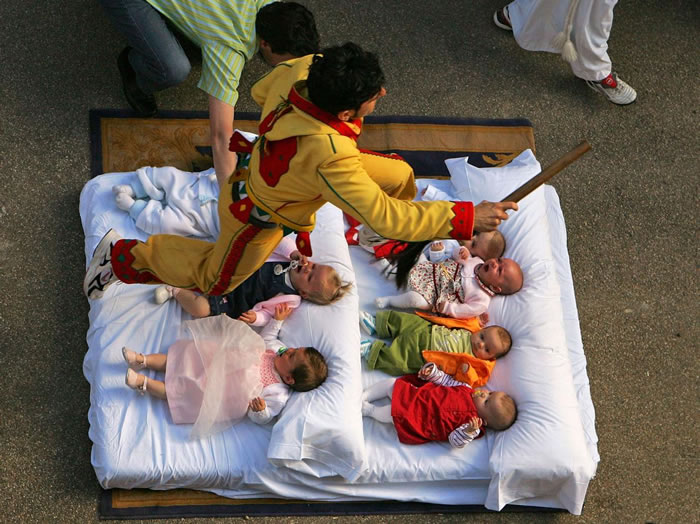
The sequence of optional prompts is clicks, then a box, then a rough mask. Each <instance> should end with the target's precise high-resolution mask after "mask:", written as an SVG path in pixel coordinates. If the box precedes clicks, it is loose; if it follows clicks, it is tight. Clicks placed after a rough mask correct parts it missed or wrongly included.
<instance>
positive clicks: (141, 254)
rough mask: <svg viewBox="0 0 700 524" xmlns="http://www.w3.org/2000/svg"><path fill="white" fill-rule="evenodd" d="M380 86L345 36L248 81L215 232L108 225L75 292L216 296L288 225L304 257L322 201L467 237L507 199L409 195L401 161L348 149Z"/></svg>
mask: <svg viewBox="0 0 700 524" xmlns="http://www.w3.org/2000/svg"><path fill="white" fill-rule="evenodd" d="M385 94H386V90H385V89H384V74H383V73H382V70H381V67H380V66H379V62H378V60H377V58H376V56H375V55H373V54H372V53H369V52H366V51H364V50H363V49H362V48H360V47H359V46H358V45H356V44H353V43H347V44H344V45H342V46H336V47H331V48H329V49H326V50H325V51H324V52H323V54H322V55H309V56H305V57H301V58H298V59H294V60H289V61H287V62H283V63H281V64H280V65H278V66H277V67H275V69H274V70H273V71H272V72H271V73H269V74H268V75H267V76H265V77H263V78H262V79H261V80H259V81H258V82H257V83H256V84H255V85H254V86H253V89H252V95H253V98H254V99H255V101H256V102H257V103H258V104H259V105H260V106H261V107H262V114H261V116H262V119H261V122H260V124H259V135H260V136H259V138H258V140H257V141H256V142H255V143H254V144H250V143H247V142H245V140H244V139H243V138H242V137H240V136H238V135H237V134H234V136H233V137H232V140H231V149H232V150H234V151H240V152H245V151H249V152H250V153H251V157H250V164H249V167H248V168H239V169H237V170H236V171H235V172H234V173H233V174H232V175H231V176H229V177H228V178H227V179H226V178H224V177H220V178H219V180H218V181H219V187H220V190H221V193H220V197H219V208H218V212H219V218H220V222H221V234H220V236H219V238H218V240H217V241H216V242H215V243H211V242H204V241H201V240H195V239H190V238H185V237H180V236H176V235H153V236H151V237H150V238H149V239H148V241H147V242H141V241H138V240H134V239H121V238H120V237H119V235H118V234H117V233H116V232H115V231H114V230H110V231H109V232H108V233H107V234H106V235H105V236H104V238H103V239H102V240H101V241H100V243H99V244H98V246H97V248H96V249H95V253H94V255H93V258H92V260H91V262H90V265H89V267H88V270H87V274H86V276H85V281H84V291H85V294H86V295H87V296H88V297H89V298H100V297H101V296H102V294H103V293H104V290H105V289H106V288H107V286H109V285H110V284H111V283H112V282H116V281H117V280H120V281H122V282H125V283H129V284H133V283H143V284H161V283H166V284H170V285H172V286H176V287H179V288H187V289H193V290H197V291H201V292H202V293H205V294H209V295H221V294H225V293H227V292H230V291H231V290H232V289H234V288H236V287H237V286H238V285H240V284H241V283H242V282H243V281H244V280H245V279H246V278H247V277H249V276H250V275H251V274H252V273H253V272H255V270H256V269H258V268H259V267H260V266H261V265H262V264H263V263H264V262H265V260H266V259H267V257H268V255H269V254H270V253H271V252H272V251H273V250H274V248H275V246H276V245H277V244H278V243H279V241H280V240H281V239H282V237H283V236H284V235H285V234H286V233H288V232H289V231H296V232H297V247H298V248H299V251H300V252H301V253H302V254H304V255H306V256H310V255H311V246H310V244H309V232H310V231H312V230H313V228H314V222H315V213H316V211H317V210H318V209H319V208H320V207H321V206H322V205H324V204H325V203H326V202H331V203H333V204H334V205H336V206H337V207H339V208H340V209H342V210H343V211H344V212H346V213H348V214H349V215H351V216H353V217H355V218H356V219H357V220H359V221H360V222H362V223H363V224H365V225H367V226H369V227H370V228H371V229H373V230H374V231H376V232H377V233H378V234H380V235H382V236H383V237H385V238H392V239H397V240H402V241H408V242H412V241H422V240H432V239H444V238H454V239H458V240H459V239H469V238H471V235H472V232H473V231H474V230H477V231H491V230H493V229H495V228H496V227H498V225H499V224H500V223H501V221H502V220H505V219H507V218H508V215H507V214H506V210H508V209H513V210H515V209H517V204H515V203H514V202H504V203H491V202H482V203H481V204H479V205H478V206H474V205H473V204H472V203H471V202H446V201H432V202H413V201H412V199H413V198H414V197H415V192H416V189H415V183H414V178H413V170H412V169H411V167H410V166H409V165H408V164H407V163H406V162H405V161H403V160H402V159H401V158H400V157H398V156H396V155H388V156H387V155H381V154H379V153H372V152H363V151H361V150H360V149H358V147H357V143H356V142H357V138H358V136H359V135H360V131H361V129H362V118H363V117H365V116H367V115H368V114H370V113H371V112H372V111H373V110H374V107H375V105H376V103H377V100H379V98H381V97H382V96H384V95H385ZM217 176H218V173H217ZM311 278H313V277H311Z"/></svg>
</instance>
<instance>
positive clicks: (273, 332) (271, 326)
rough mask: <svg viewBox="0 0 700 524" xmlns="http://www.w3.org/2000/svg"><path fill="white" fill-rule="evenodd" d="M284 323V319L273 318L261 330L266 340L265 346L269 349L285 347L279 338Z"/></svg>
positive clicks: (275, 349)
mask: <svg viewBox="0 0 700 524" xmlns="http://www.w3.org/2000/svg"><path fill="white" fill-rule="evenodd" d="M283 323H284V321H283V320H277V319H275V318H273V319H272V320H270V322H268V324H267V326H265V327H264V328H263V330H262V331H261V332H260V336H261V337H262V338H263V340H264V341H265V347H266V348H267V349H271V350H272V351H277V350H278V349H280V348H283V347H285V346H284V344H282V342H280V340H279V339H278V338H277V336H278V335H279V332H280V329H281V328H282V324H283Z"/></svg>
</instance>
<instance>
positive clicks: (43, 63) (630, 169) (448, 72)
mask: <svg viewBox="0 0 700 524" xmlns="http://www.w3.org/2000/svg"><path fill="white" fill-rule="evenodd" d="M304 3H305V4H306V5H308V6H309V7H310V8H311V9H312V10H313V11H314V12H315V14H316V18H317V23H318V26H319V30H320V32H321V35H322V39H323V43H324V44H325V45H330V44H337V43H342V42H344V41H348V40H352V41H355V42H357V43H360V44H361V45H363V47H365V48H367V49H370V50H373V51H375V52H376V53H377V54H378V55H379V56H380V60H381V62H382V65H383V67H384V71H385V74H386V78H387V90H388V95H387V96H386V97H384V98H383V99H382V100H381V101H380V102H379V104H378V105H377V112H376V114H378V115H428V116H446V117H481V118H511V117H522V118H527V119H529V120H530V121H531V122H532V123H533V125H534V129H535V138H536V143H537V156H538V159H539V160H540V162H541V163H542V165H547V164H549V163H550V162H552V161H553V160H555V159H556V158H558V157H559V156H560V155H561V154H562V153H564V152H565V151H567V150H568V149H570V148H571V147H573V146H574V145H576V144H577V143H578V142H580V141H581V140H582V139H586V140H588V141H589V142H590V143H591V144H592V146H593V151H592V152H591V153H588V154H587V155H586V156H584V157H583V158H582V159H580V160H579V161H578V162H576V163H575V164H574V165H572V166H571V167H569V168H568V169H567V170H566V171H565V172H563V173H561V174H560V175H558V176H557V177H555V179H553V181H552V185H554V186H555V188H556V189H557V191H558V193H559V196H560V198H561V206H562V209H563V212H564V216H565V219H566V226H567V232H568V242H569V254H570V257H571V266H572V271H573V278H574V285H575V290H576V299H577V303H578V311H579V317H580V324H581V330H582V334H583V342H584V347H585V350H586V354H587V356H588V374H589V377H590V381H591V392H592V397H593V402H594V405H595V409H596V429H597V433H598V437H599V439H600V441H599V452H600V455H601V461H600V465H599V467H598V473H597V476H596V478H595V479H594V480H593V481H592V482H591V484H590V487H589V490H588V496H587V498H586V503H585V507H584V511H583V515H582V516H581V517H574V516H572V515H569V514H565V513H561V514H531V513H523V514H512V513H509V514H495V513H494V514H492V513H484V514H477V515H474V514H466V515H449V516H423V517H411V518H410V520H411V521H420V522H436V523H437V522H457V521H461V520H465V521H467V520H468V521H471V522H581V523H583V522H592V523H599V522H613V521H615V522H624V523H626V522H640V523H647V522H653V523H678V522H698V517H697V513H696V511H697V510H698V505H697V500H698V499H699V498H700V497H698V480H697V478H698V477H697V474H698V468H697V459H698V431H697V426H698V366H697V362H698V359H697V356H696V355H697V354H696V353H695V352H696V351H697V342H696V341H697V337H698V321H697V319H698V302H697V299H698V279H697V275H698V263H697V259H698V241H697V238H698V219H697V214H698V168H697V164H696V162H697V160H698V142H699V141H698V123H697V122H698V121H697V118H698V114H697V113H698V107H699V102H700V89H699V88H698V85H699V83H698V73H699V69H700V68H699V67H698V66H699V64H700V60H699V56H698V50H699V49H700V37H699V36H700V35H699V31H698V30H699V28H700V24H699V22H700V17H699V12H700V7H699V6H700V3H698V2H697V1H692V0H688V1H679V0H667V1H652V0H634V1H626V2H624V1H623V2H620V4H619V5H618V6H617V7H616V9H615V19H614V25H613V29H612V36H611V38H610V41H609V45H610V49H609V52H610V55H611V57H612V60H613V65H614V69H615V70H616V71H617V72H618V73H619V75H620V77H621V78H623V79H624V80H626V81H627V82H629V83H630V84H631V85H632V86H633V87H635V88H636V89H637V92H638V95H639V96H638V100H637V102H636V103H634V104H632V105H631V106H627V107H618V106H615V105H613V104H610V103H609V102H607V101H606V100H605V99H604V98H603V97H602V96H601V95H599V94H596V93H595V92H593V91H592V90H590V89H588V88H587V87H586V86H585V84H584V83H583V82H582V81H580V80H578V79H576V78H575V77H574V76H573V75H572V74H571V72H570V70H569V67H568V65H567V64H566V63H565V62H563V61H562V60H561V59H560V58H558V57H557V56H555V55H551V54H546V53H531V52H526V51H523V50H521V49H520V48H519V47H518V46H517V44H516V43H515V42H514V40H513V39H512V36H510V35H509V34H508V33H506V32H504V31H502V30H500V29H498V28H496V27H495V26H494V25H493V23H492V22H491V16H492V13H493V11H494V9H496V8H498V7H501V3H500V2H498V1H496V0H474V1H472V2H466V1H456V0H445V1H437V2H421V1H417V0H402V1H398V0H386V1H383V2H376V1H375V2H371V1H367V0H352V1H348V2H330V1H322V0H308V1H304ZM0 27H1V29H2V30H0V56H1V57H2V64H3V66H4V67H3V73H2V75H0V180H1V181H2V184H1V185H0V289H1V292H0V349H1V351H0V370H2V371H1V372H2V389H3V393H2V395H1V396H0V444H1V445H0V487H1V488H2V497H1V499H2V501H1V502H0V520H2V521H3V522H47V521H58V522H94V521H96V520H97V509H96V504H97V497H98V494H99V492H100V488H99V485H98V483H97V480H96V478H95V475H94V472H93V469H92V466H91V465H90V448H91V443H90V440H89V437H88V427H89V426H88V421H87V410H88V407H89V401H90V400H89V387H88V384H87V382H86V381H85V379H84V377H83V374H82V359H83V356H84V354H85V351H86V350H87V345H86V341H85V334H86V331H87V327H88V303H87V300H86V299H85V297H84V296H83V294H82V290H81V282H82V277H83V274H84V264H85V259H84V255H83V232H82V229H81V225H80V219H79V215H78V197H79V193H80V190H81V188H82V187H83V185H84V184H85V183H86V182H87V180H88V179H89V176H90V165H89V160H90V156H89V133H88V132H89V129H88V110H89V109H91V108H126V107H127V105H126V102H125V100H124V99H123V96H122V92H121V86H120V80H119V74H118V71H117V67H116V57H117V55H118V53H119V51H120V50H121V48H122V46H123V45H124V40H123V38H122V37H121V35H119V34H118V33H117V32H116V31H115V30H114V29H113V28H112V27H111V26H110V25H109V22H108V20H107V19H106V17H105V16H104V14H103V12H102V10H101V7H100V5H99V3H98V2H92V1H88V0H74V1H72V2H40V1H37V0H3V1H2V3H0ZM199 70H200V69H199V66H195V68H194V69H193V71H192V73H191V74H190V76H189V78H188V80H187V81H186V82H185V83H184V84H182V85H181V86H178V87H177V88H174V89H170V90H168V91H166V92H163V93H161V94H159V96H158V102H159V105H160V107H161V109H166V110H168V109H170V110H174V109H178V110H205V109H206V107H207V105H206V103H207V102H206V96H205V95H204V94H203V93H202V92H201V91H199V90H198V89H197V88H196V83H197V79H198V76H199ZM265 71H266V66H265V65H264V64H263V63H262V62H261V61H260V60H259V59H257V58H256V59H255V60H253V61H252V62H251V63H250V64H249V66H248V67H247V68H246V70H245V71H244V74H243V79H242V82H241V87H240V93H241V97H240V101H239V103H238V107H237V109H238V110H239V111H255V110H257V108H256V106H255V104H254V103H253V101H252V99H251V97H250V94H249V89H250V86H251V84H252V82H254V80H255V79H256V78H258V77H259V76H260V75H261V74H263V73H264V72H265ZM134 167H137V166H134ZM693 501H695V502H693ZM693 515H695V517H693ZM251 520H255V521H260V522H281V521H285V520H288V521H290V522H292V521H293V522H326V521H328V520H330V518H328V517H318V518H293V519H292V518H290V519H281V518H280V519H251ZM333 520H337V521H338V522H349V521H355V520H360V521H363V522H371V523H380V522H382V523H383V522H405V521H407V520H408V519H407V518H405V517H385V516H381V517H377V516H374V517H372V516H370V517H339V518H335V519H333ZM202 522H203V520H202Z"/></svg>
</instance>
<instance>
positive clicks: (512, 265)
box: [476, 257, 523, 295]
mask: <svg viewBox="0 0 700 524" xmlns="http://www.w3.org/2000/svg"><path fill="white" fill-rule="evenodd" d="M476 273H477V275H478V276H479V280H481V282H482V283H483V284H484V285H486V286H488V287H489V289H491V291H493V292H494V293H496V294H497V295H512V294H513V293H516V292H518V291H520V289H521V288H522V287H523V270H522V269H520V266H519V265H518V263H517V262H516V261H515V260H513V259H512V258H503V257H499V258H490V259H488V260H486V262H484V263H483V264H481V265H479V266H478V267H477V270H476Z"/></svg>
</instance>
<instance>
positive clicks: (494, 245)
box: [459, 229, 506, 260]
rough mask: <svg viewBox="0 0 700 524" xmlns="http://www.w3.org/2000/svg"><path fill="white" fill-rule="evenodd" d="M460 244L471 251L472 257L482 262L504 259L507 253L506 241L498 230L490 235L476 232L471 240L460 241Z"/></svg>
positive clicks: (490, 232)
mask: <svg viewBox="0 0 700 524" xmlns="http://www.w3.org/2000/svg"><path fill="white" fill-rule="evenodd" d="M459 243H460V244H461V245H463V246H464V247H466V248H467V249H468V250H469V254H470V255H471V256H473V257H479V258H480V259H481V260H488V259H489V258H499V257H502V256H503V253H505V251H506V239H505V238H504V236H503V234H502V233H501V232H500V231H498V230H497V229H494V230H493V231H489V232H488V233H479V232H478V231H475V232H474V234H473V235H472V238H471V239H470V240H460V241H459Z"/></svg>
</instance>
